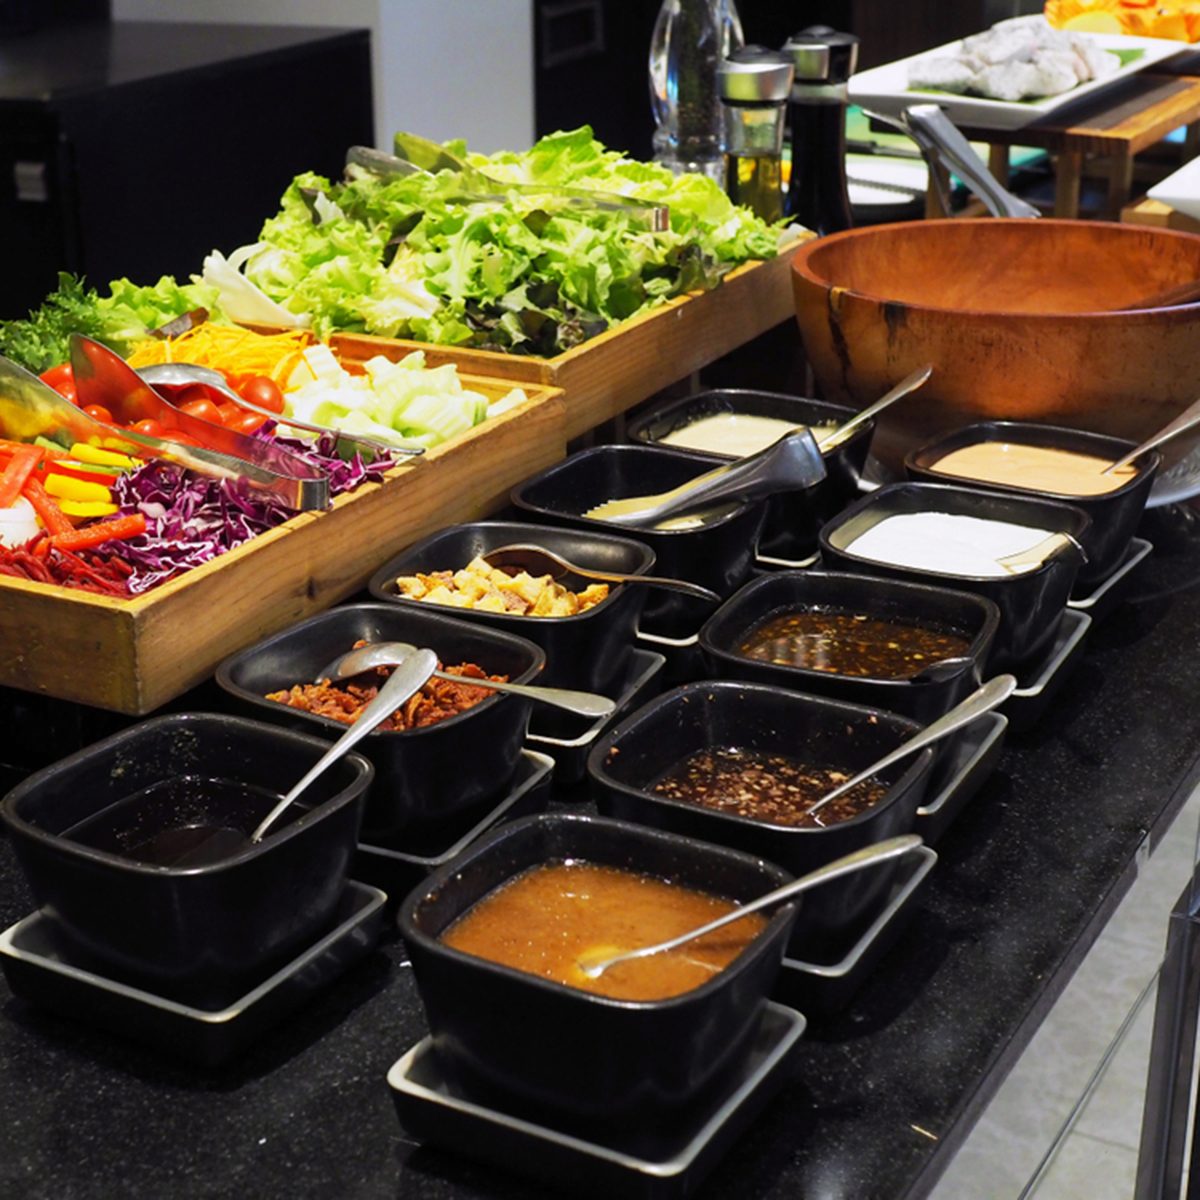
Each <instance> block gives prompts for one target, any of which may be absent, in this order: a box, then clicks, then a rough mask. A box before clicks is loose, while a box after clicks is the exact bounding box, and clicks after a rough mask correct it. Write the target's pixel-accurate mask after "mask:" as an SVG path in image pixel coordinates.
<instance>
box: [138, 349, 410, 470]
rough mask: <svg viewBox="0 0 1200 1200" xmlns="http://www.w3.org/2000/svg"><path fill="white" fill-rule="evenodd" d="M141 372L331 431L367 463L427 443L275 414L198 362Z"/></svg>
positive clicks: (285, 421) (161, 382) (291, 423)
mask: <svg viewBox="0 0 1200 1200" xmlns="http://www.w3.org/2000/svg"><path fill="white" fill-rule="evenodd" d="M138 374H139V375H140V376H141V377H142V378H143V379H144V380H145V381H146V382H147V383H149V384H152V385H154V386H164V387H186V386H188V385H189V384H195V383H199V384H203V386H204V387H209V388H212V389H213V391H215V392H219V393H220V394H221V395H222V396H224V397H225V399H226V400H230V401H232V402H233V403H234V404H237V405H239V406H240V407H241V408H248V409H249V410H250V411H251V412H256V413H259V414H260V415H261V416H264V417H270V419H271V420H272V421H276V422H278V424H280V425H286V426H288V427H290V428H293V429H304V430H306V431H307V432H309V433H316V434H326V433H327V434H330V435H331V436H332V437H333V438H335V439H336V448H337V451H338V453H340V452H341V451H342V450H343V449H345V450H346V451H348V452H349V453H351V454H358V455H361V456H362V457H363V458H364V459H365V460H366V461H367V462H371V461H373V459H374V458H375V456H376V455H377V454H380V453H383V454H404V455H410V456H416V455H420V454H424V453H425V447H424V446H405V445H401V444H399V439H400V437H401V435H400V434H397V435H396V438H397V441H396V442H389V441H385V440H384V439H383V438H381V437H368V436H367V435H366V434H363V433H346V432H345V431H344V430H341V429H337V428H335V427H334V426H332V425H318V424H316V423H315V422H313V421H299V420H297V419H296V418H295V417H290V416H287V415H286V414H285V413H274V412H272V411H271V410H270V409H269V408H263V407H262V405H260V404H255V403H254V402H253V401H252V400H247V399H245V397H243V396H239V395H238V394H237V393H236V392H235V391H233V390H232V389H231V388H230V387H229V385H228V384H227V383H226V382H225V377H224V376H223V375H222V374H221V372H220V371H214V370H213V369H212V368H211V367H201V366H198V365H197V364H196V363H182V362H174V363H159V364H158V365H157V366H153V367H141V368H140V369H139V370H138Z"/></svg>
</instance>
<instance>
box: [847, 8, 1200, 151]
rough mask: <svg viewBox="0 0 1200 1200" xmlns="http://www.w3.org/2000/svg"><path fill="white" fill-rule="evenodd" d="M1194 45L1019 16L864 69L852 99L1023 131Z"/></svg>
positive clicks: (890, 110)
mask: <svg viewBox="0 0 1200 1200" xmlns="http://www.w3.org/2000/svg"><path fill="white" fill-rule="evenodd" d="M1193 48H1194V47H1190V46H1189V45H1188V43H1186V42H1176V41H1169V40H1167V39H1165V38H1143V37H1125V36H1121V35H1117V34H1103V33H1067V32H1065V31H1062V30H1052V29H1051V28H1050V27H1049V25H1047V24H1046V22H1045V20H1044V18H1042V17H1018V18H1016V19H1015V20H1012V21H1001V22H1000V23H999V24H998V25H994V26H992V28H991V29H989V30H986V31H985V32H984V33H981V34H975V35H973V36H972V37H969V38H963V39H962V40H961V41H958V42H950V43H947V44H946V45H945V46H939V47H937V48H936V49H934V50H927V51H925V52H924V53H922V54H914V55H912V56H911V57H910V58H901V59H898V60H897V61H896V62H892V63H885V64H884V65H883V66H880V67H872V68H871V69H870V70H868V71H860V72H859V73H858V74H857V75H853V76H851V78H850V99H851V100H852V101H853V102H854V103H855V104H860V105H862V106H863V108H868V109H875V110H876V111H878V112H883V113H887V114H891V115H894V114H897V113H899V112H901V111H902V110H903V109H904V108H905V107H907V106H908V105H910V104H921V103H929V102H931V101H933V102H935V103H937V104H939V105H941V106H942V107H943V108H944V109H945V110H946V114H947V115H948V116H949V117H950V119H951V120H952V121H954V122H955V124H957V125H965V126H967V127H974V128H979V129H1020V128H1022V127H1023V126H1025V125H1028V124H1030V123H1031V122H1032V121H1037V120H1040V119H1041V118H1042V117H1047V116H1050V115H1051V114H1052V113H1055V112H1057V111H1058V110H1059V109H1061V108H1065V107H1066V106H1067V105H1070V104H1075V103H1076V102H1078V101H1079V100H1082V99H1085V98H1086V97H1088V96H1092V95H1094V94H1095V93H1097V92H1100V91H1103V90H1104V89H1105V88H1108V87H1111V86H1112V85H1113V84H1115V83H1119V82H1120V81H1121V80H1123V79H1127V78H1129V76H1131V75H1136V74H1137V73H1138V72H1139V71H1144V70H1145V69H1146V68H1147V67H1152V66H1155V65H1156V64H1158V63H1161V62H1163V61H1165V60H1166V59H1168V58H1171V57H1173V56H1174V55H1176V54H1179V53H1180V52H1181V51H1183V50H1187V49H1193ZM984 92H987V93H989V94H987V95H985V94H983V93H984ZM1047 92H1053V94H1045V93H1047ZM1018 96H1020V97H1024V98H1020V99H1018V98H1016V97H1018Z"/></svg>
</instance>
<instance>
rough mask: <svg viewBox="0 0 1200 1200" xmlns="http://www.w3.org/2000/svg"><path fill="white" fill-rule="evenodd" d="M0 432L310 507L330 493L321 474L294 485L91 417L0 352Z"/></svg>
mask: <svg viewBox="0 0 1200 1200" xmlns="http://www.w3.org/2000/svg"><path fill="white" fill-rule="evenodd" d="M0 436H2V437H6V438H12V439H13V440H14V441H24V442H32V441H33V440H34V439H35V438H38V437H42V438H46V439H47V440H48V441H51V442H55V443H57V444H58V445H60V446H62V447H63V449H64V450H69V449H70V448H71V446H73V445H74V444H75V443H76V442H84V443H86V444H88V445H91V446H99V447H103V448H104V449H107V450H115V451H117V452H118V453H120V454H128V455H131V456H133V457H136V458H153V459H159V460H161V461H163V462H170V463H174V464H175V465H176V466H180V467H187V468H188V470H191V471H195V472H196V473H197V474H199V475H207V476H209V477H211V478H214V479H231V480H242V481H243V482H245V483H246V484H248V485H249V486H251V487H255V488H260V489H263V490H267V491H270V492H272V493H273V494H277V495H278V494H279V493H280V491H281V492H282V493H283V495H284V497H285V502H286V498H287V497H291V498H292V499H294V500H297V501H300V502H303V503H304V506H305V507H308V508H324V507H325V504H326V502H327V501H326V499H324V498H322V493H323V494H324V496H325V497H327V496H328V480H326V478H325V476H324V474H321V476H320V480H319V481H306V482H307V483H310V484H311V483H319V484H320V485H321V486H318V487H312V486H307V487H304V488H299V489H297V488H296V486H295V485H296V484H297V482H298V481H297V480H294V479H289V478H286V477H284V476H280V475H277V474H275V473H274V472H273V471H270V470H267V469H266V468H263V467H259V466H256V465H255V464H254V463H250V462H246V461H245V460H244V459H240V458H235V457H233V456H232V455H229V454H222V453H220V452H219V451H216V450H208V449H205V448H204V447H201V446H188V445H185V444H184V443H182V442H172V441H168V440H166V439H164V438H157V437H151V436H149V435H148V434H144V433H135V432H133V431H132V430H127V429H118V428H116V427H115V426H112V425H106V424H105V423H104V422H102V421H97V420H95V419H94V418H93V417H89V416H88V414H87V413H85V412H84V411H83V409H82V408H77V407H76V406H75V405H74V404H72V403H71V402H70V401H69V400H66V399H64V398H63V397H62V396H60V395H59V394H58V393H57V392H56V391H55V390H54V389H53V388H52V387H50V386H49V384H46V383H43V382H42V381H41V380H40V379H39V378H38V377H37V376H36V375H34V374H32V373H30V372H29V371H27V370H25V368H24V367H22V366H20V365H18V364H17V363H15V362H13V361H12V360H11V359H8V358H5V357H4V356H3V355H0ZM277 489H278V490H277ZM317 501H319V503H317Z"/></svg>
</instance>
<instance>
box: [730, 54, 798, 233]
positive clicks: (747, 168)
mask: <svg viewBox="0 0 1200 1200" xmlns="http://www.w3.org/2000/svg"><path fill="white" fill-rule="evenodd" d="M717 87H718V90H719V92H720V95H721V106H722V108H723V110H724V115H725V191H726V194H727V195H728V196H729V198H730V200H732V201H733V202H734V204H744V205H746V207H748V208H749V209H750V210H751V211H752V212H753V213H755V214H756V215H757V216H759V217H761V218H762V219H763V220H764V221H778V220H780V219H781V218H782V217H783V163H782V156H783V115H784V105H785V104H786V103H787V98H788V94H789V92H790V91H791V88H792V60H791V59H790V58H789V57H788V56H787V55H786V54H781V53H780V52H779V51H777V50H767V49H766V48H765V47H763V46H746V47H744V48H743V49H741V50H738V51H736V52H735V53H734V54H731V55H730V56H729V58H727V59H726V60H725V61H724V62H723V63H722V64H721V66H720V68H719V69H718V71H717Z"/></svg>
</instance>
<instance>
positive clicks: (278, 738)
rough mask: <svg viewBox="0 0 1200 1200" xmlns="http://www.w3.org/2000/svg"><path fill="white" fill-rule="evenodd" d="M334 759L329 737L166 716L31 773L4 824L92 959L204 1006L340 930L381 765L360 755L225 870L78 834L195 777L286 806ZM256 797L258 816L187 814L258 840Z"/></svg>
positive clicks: (265, 806) (73, 939) (264, 805)
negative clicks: (343, 900) (123, 849)
mask: <svg viewBox="0 0 1200 1200" xmlns="http://www.w3.org/2000/svg"><path fill="white" fill-rule="evenodd" d="M328 749H329V744H328V743H327V742H325V741H322V740H321V739H320V738H315V737H308V736H305V735H304V734H299V733H292V732H290V731H289V730H286V729H280V728H278V727H277V726H274V725H267V724H263V723H262V722H259V721H248V720H244V719H243V718H241V717H231V716H222V715H216V714H209V713H179V714H175V715H172V716H166V717H157V718H155V719H154V720H150V721H144V722H142V723H140V724H138V725H134V726H132V727H130V728H129V729H125V730H123V731H122V732H120V733H117V734H114V735H113V736H112V737H108V738H105V739H104V740H103V741H100V742H97V743H96V744H95V745H92V746H88V747H86V748H85V749H83V750H80V751H79V752H78V753H76V754H72V755H70V756H69V757H68V758H64V759H62V760H61V761H60V762H57V763H54V764H53V765H52V766H49V767H46V768H44V769H43V770H41V771H38V772H36V773H35V774H33V775H31V776H29V778H28V779H26V780H24V782H22V783H20V784H18V786H17V787H15V788H14V789H13V790H12V791H11V792H9V794H8V795H7V796H6V797H5V799H4V802H3V804H2V805H0V817H2V818H3V821H4V825H5V827H6V828H7V829H8V831H9V833H10V835H11V837H12V843H13V849H14V850H15V851H16V854H17V860H18V862H19V863H20V865H21V868H22V870H23V871H24V873H25V876H26V878H27V879H28V881H29V886H30V890H31V891H32V892H33V894H34V897H35V898H36V900H37V902H38V904H39V905H41V906H42V908H43V909H44V911H45V912H46V913H47V914H48V915H49V916H50V917H51V918H52V919H53V920H54V922H55V925H56V927H57V928H58V929H59V930H60V931H61V933H62V934H63V935H64V937H65V938H66V940H67V941H68V943H69V945H70V946H72V947H73V948H75V949H77V950H78V951H79V952H81V954H82V955H83V957H84V959H85V960H87V959H91V960H95V961H97V962H98V963H102V964H104V966H105V968H107V969H110V970H111V969H115V970H116V971H117V973H118V975H119V977H120V978H122V979H124V980H125V981H127V982H131V983H134V984H136V985H137V986H141V987H144V988H147V989H149V990H152V991H156V992H158V993H161V994H164V995H169V996H172V997H175V998H186V999H187V1000H188V1001H190V1002H195V1003H203V1002H205V1001H207V1000H208V999H210V998H216V997H228V996H229V995H238V994H239V991H238V985H239V983H240V982H241V983H244V982H248V981H249V980H251V979H253V978H256V977H262V976H265V975H268V974H270V972H271V970H272V969H274V968H275V967H276V966H278V965H279V964H281V963H283V962H286V961H287V960H288V959H290V958H291V957H293V956H294V955H295V954H296V952H297V951H298V950H300V949H302V948H303V947H304V946H305V945H306V944H307V943H309V942H311V941H313V940H314V939H315V938H317V937H319V936H320V935H321V934H323V933H325V932H326V928H327V926H328V925H329V924H330V923H331V922H332V920H333V918H334V913H335V910H336V909H337V905H338V900H339V898H340V896H341V895H342V891H343V889H344V886H345V882H346V874H347V871H348V869H349V867H350V863H351V860H352V859H353V856H354V849H355V843H356V842H357V839H358V827H359V819H360V817H361V815H362V799H363V794H364V792H365V791H366V788H367V785H368V784H369V783H370V781H371V774H372V772H371V765H370V763H368V762H367V761H366V759H365V758H363V757H362V756H361V755H358V754H355V753H351V754H348V755H346V756H345V757H344V758H342V759H341V760H340V761H339V762H337V763H335V764H334V765H333V766H331V767H330V768H329V769H328V770H327V771H326V772H325V773H324V774H323V775H321V776H320V777H318V779H317V780H315V781H314V782H313V783H312V784H311V786H310V787H309V789H308V791H307V792H306V793H305V801H304V802H302V803H301V804H300V805H294V806H293V807H292V808H291V809H289V810H287V811H285V812H284V813H283V815H282V816H281V817H280V818H279V821H278V823H277V824H276V825H275V826H274V827H273V829H272V830H271V831H270V832H269V833H268V834H267V836H266V837H264V838H263V840H262V841H261V842H259V843H257V844H254V845H250V846H248V847H247V848H246V849H244V850H242V851H241V852H240V853H237V854H235V855H233V856H231V857H229V858H225V859H222V860H221V861H219V862H216V863H213V864H210V865H205V866H192V867H164V866H154V865H151V864H149V863H143V862H137V861H135V860H133V859H131V858H126V857H123V856H121V855H119V854H118V853H110V852H108V851H105V850H100V849H95V848H93V847H92V846H88V845H85V844H83V843H82V842H78V841H75V840H73V839H72V838H71V837H70V836H69V831H70V830H72V829H73V828H74V827H76V826H78V825H80V824H81V823H82V822H84V821H86V820H88V819H89V818H91V817H94V816H96V815H97V814H99V813H101V812H103V811H104V810H105V809H107V808H109V807H111V806H113V805H115V804H118V803H120V802H121V801H124V800H127V799H129V798H130V797H133V796H135V795H136V794H137V793H139V792H141V791H142V790H143V789H146V788H149V787H152V786H153V785H154V784H158V783H161V782H162V781H164V780H167V779H170V778H172V777H175V776H179V775H189V774H190V775H200V776H204V777H206V778H210V779H216V778H223V779H235V780H238V781H241V782H244V783H246V784H248V785H252V786H256V787H261V788H266V789H267V790H269V791H270V792H273V793H276V794H279V793H281V792H283V791H286V790H287V789H288V788H289V787H291V786H292V784H294V783H296V782H298V780H299V779H300V777H301V776H302V775H303V774H304V772H305V771H307V770H308V768H309V767H311V766H313V764H314V763H316V761H317V759H319V758H320V757H321V756H322V755H323V754H324V753H325V752H326V750H328ZM217 794H218V795H219V796H224V793H217ZM251 795H253V796H254V803H253V804H252V805H251V807H250V808H245V809H241V810H240V811H238V812H236V813H235V812H233V811H232V810H230V809H225V810H224V811H218V810H216V809H212V810H204V811H201V807H202V806H201V807H197V808H195V809H193V808H191V807H189V808H188V810H187V812H186V813H184V814H183V815H185V816H186V817H187V818H188V819H189V820H195V821H200V822H204V820H205V818H206V817H208V818H211V819H213V820H214V821H215V822H216V823H228V824H231V825H236V826H238V827H240V828H242V829H243V831H244V832H246V833H250V832H251V831H252V830H253V829H254V828H255V826H256V825H257V824H258V822H259V821H260V820H261V819H262V818H263V817H265V816H266V814H267V811H268V810H269V808H270V804H271V801H270V800H269V799H266V798H263V797H259V796H257V795H254V794H253V793H251ZM224 798H225V799H226V800H227V799H228V797H227V796H225V797H224ZM222 818H227V820H222ZM231 988H232V989H233V990H232V992H231V991H230V989H231ZM241 990H242V991H244V990H245V988H244V987H242V988H241Z"/></svg>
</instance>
